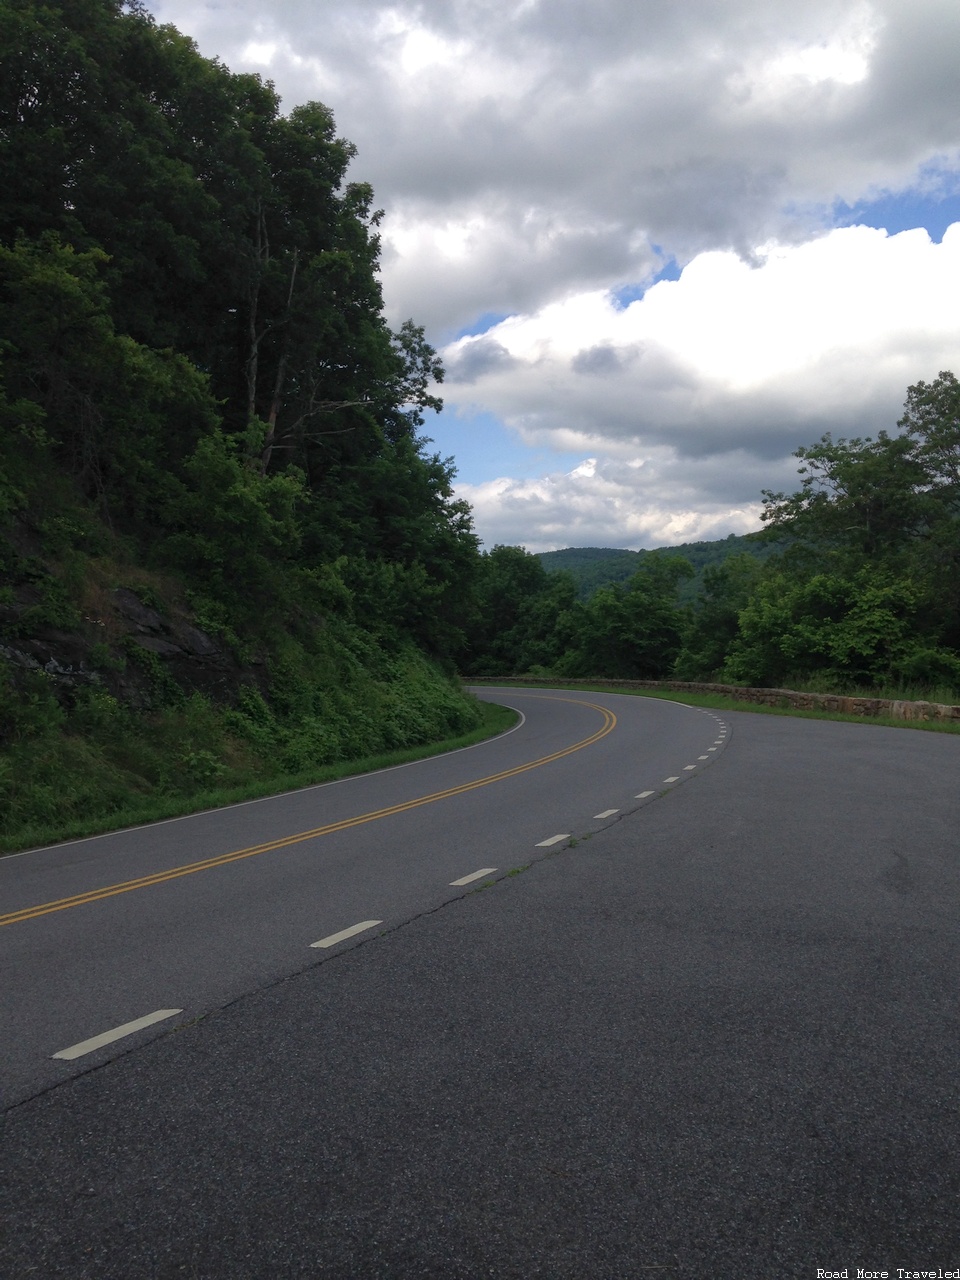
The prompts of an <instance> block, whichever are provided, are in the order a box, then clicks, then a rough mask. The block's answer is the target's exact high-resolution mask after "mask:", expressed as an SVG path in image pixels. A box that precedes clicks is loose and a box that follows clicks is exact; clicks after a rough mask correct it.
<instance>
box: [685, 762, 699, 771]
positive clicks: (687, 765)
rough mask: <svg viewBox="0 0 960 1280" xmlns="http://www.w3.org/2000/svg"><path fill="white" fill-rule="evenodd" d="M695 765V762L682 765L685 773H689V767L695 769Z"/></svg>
mask: <svg viewBox="0 0 960 1280" xmlns="http://www.w3.org/2000/svg"><path fill="white" fill-rule="evenodd" d="M696 767H697V766H696V765H695V764H685V765H684V766H683V768H684V772H685V773H689V772H690V770H691V769H695V768H696Z"/></svg>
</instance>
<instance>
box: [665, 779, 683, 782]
mask: <svg viewBox="0 0 960 1280" xmlns="http://www.w3.org/2000/svg"><path fill="white" fill-rule="evenodd" d="M679 781H680V779H679V778H664V782H679Z"/></svg>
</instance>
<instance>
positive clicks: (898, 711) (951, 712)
mask: <svg viewBox="0 0 960 1280" xmlns="http://www.w3.org/2000/svg"><path fill="white" fill-rule="evenodd" d="M469 683H470V684H498V685H503V684H516V685H556V684H557V683H559V682H558V681H556V680H541V679H539V678H536V677H533V676H504V677H501V678H499V679H495V678H494V677H492V676H483V677H476V678H473V679H471V680H470V681H469ZM571 683H572V684H576V683H577V681H571ZM583 683H585V684H598V685H602V686H603V687H604V688H605V689H665V690H669V689H674V690H676V691H677V692H678V693H719V694H723V696H724V697H726V698H736V699H737V701H738V702H757V703H760V704H761V705H763V706H767V707H797V708H798V709H799V710H802V711H839V712H841V713H842V714H843V715H848V716H864V717H866V718H870V717H876V716H888V717H890V718H891V719H893V720H947V721H952V722H954V723H956V724H960V707H956V706H945V705H944V704H943V703H940V702H902V701H895V700H894V699H891V698H857V697H848V696H845V695H841V694H838V693H798V692H797V690H795V689H752V688H749V687H747V686H745V685H739V684H699V683H694V682H690V681H684V680H593V679H590V680H585V681H583Z"/></svg>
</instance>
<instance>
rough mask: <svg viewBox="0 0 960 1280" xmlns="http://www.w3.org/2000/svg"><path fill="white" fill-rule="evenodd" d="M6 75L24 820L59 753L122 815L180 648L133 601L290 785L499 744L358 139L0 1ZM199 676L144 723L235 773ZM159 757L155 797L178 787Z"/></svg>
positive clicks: (7, 412) (447, 477)
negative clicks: (211, 654)
mask: <svg viewBox="0 0 960 1280" xmlns="http://www.w3.org/2000/svg"><path fill="white" fill-rule="evenodd" d="M0 72H2V74H0V359H2V381H0V426H2V430H0V528H2V534H3V536H2V537H0V571H2V575H3V585H2V588H0V647H2V649H3V653H2V654H0V658H2V659H3V676H4V682H3V690H2V703H3V710H4V712H5V719H4V725H3V729H2V730H0V747H2V748H3V751H4V768H3V770H2V771H0V791H2V793H3V795H4V796H6V797H7V798H8V799H9V800H10V803H11V804H12V797H13V795H14V794H16V795H17V796H18V797H19V799H18V803H22V800H23V796H24V794H26V793H27V792H31V788H32V790H33V792H36V794H39V793H38V792H37V789H36V786H35V785H34V784H36V782H37V777H38V773H37V767H36V766H37V760H38V758H39V757H40V756H42V758H43V759H44V760H46V761H53V760H54V759H55V758H58V757H57V751H58V750H59V748H57V750H54V746H53V744H54V743H55V742H59V743H60V744H61V745H62V744H63V742H64V741H66V740H68V739H69V740H76V739H82V740H83V741H84V742H86V743H87V745H88V746H89V745H90V743H91V742H94V741H95V742H97V743H99V746H98V747H97V748H96V749H97V750H98V751H100V753H101V754H100V757H98V759H100V760H101V762H102V764H103V768H102V769H101V768H100V765H94V763H93V761H92V759H91V758H87V760H86V764H85V766H84V767H83V770H81V772H84V773H85V776H88V777H89V776H90V775H91V774H98V772H99V773H102V775H103V777H102V778H101V789H102V787H103V786H106V782H105V779H106V778H107V777H108V776H110V774H111V770H113V773H114V775H115V774H116V772H117V770H121V771H122V767H123V763H124V762H123V759H122V757H123V753H124V752H125V753H126V755H127V756H130V754H131V752H133V754H136V752H135V751H134V750H133V748H132V747H131V742H132V741H133V738H135V737H136V732H137V729H136V724H133V723H132V722H130V721H129V715H130V714H134V712H133V711H131V708H130V707H129V706H127V707H125V708H124V707H123V706H122V705H119V704H123V701H124V699H123V692H124V689H126V688H127V686H128V685H132V684H137V682H136V681H132V678H131V679H127V678H126V677H125V676H124V669H125V668H126V670H127V672H128V674H129V673H130V672H131V670H132V668H131V663H139V664H140V665H141V666H142V665H143V664H144V663H145V662H147V663H150V662H153V663H154V665H156V662H157V661H158V659H157V658H156V654H158V653H161V652H163V651H164V650H163V645H164V644H166V646H167V651H169V652H172V650H173V649H174V648H176V646H175V645H172V644H170V643H167V641H160V640H157V638H156V636H154V638H153V640H152V641H150V642H149V643H152V644H153V649H152V650H150V649H147V650H144V648H143V644H140V645H139V647H138V646H137V645H134V646H133V647H131V643H130V642H131V635H129V634H120V631H118V627H117V615H116V611H115V609H113V606H112V603H111V601H112V600H113V599H114V598H115V593H116V591H117V590H118V589H128V588H130V589H133V590H135V591H139V592H140V597H141V599H143V600H144V601H146V603H149V604H151V605H152V606H153V607H155V608H156V609H157V610H159V613H160V614H162V615H164V617H166V618H168V619H174V618H175V615H176V616H178V617H181V621H182V618H183V617H185V616H186V615H187V614H189V615H190V617H191V618H192V620H193V622H194V623H196V624H199V625H200V626H201V627H202V628H203V631H204V634H205V635H206V636H208V637H213V638H214V640H215V642H216V644H217V645H218V646H219V649H220V650H222V651H224V652H227V653H228V654H229V660H230V662H231V663H232V664H233V665H232V668H231V670H232V676H231V679H229V680H227V679H225V680H224V681H222V682H221V684H222V685H223V688H222V689H221V690H220V694H219V695H218V698H215V699H214V700H215V701H219V703H220V704H222V705H221V706H220V707H219V710H218V711H217V715H219V714H220V712H223V714H226V713H227V711H229V713H230V716H232V719H230V720H228V721H218V722H217V723H218V724H219V725H220V729H219V730H218V732H219V733H220V747H219V748H217V750H218V751H220V755H221V757H222V756H223V755H224V753H225V752H226V753H228V748H229V750H236V751H239V752H240V753H241V754H242V753H243V751H248V750H249V751H252V752H253V756H252V757H251V760H252V764H251V767H252V768H254V769H260V770H267V771H269V770H271V769H274V770H277V769H280V767H281V765H282V767H283V768H285V769H287V770H288V771H289V770H296V769H299V768H303V767H306V764H307V763H308V762H309V761H314V762H319V763H322V762H323V761H325V760H330V759H336V758H344V757H351V756H354V755H359V754H364V753H366V752H369V751H371V750H381V749H384V748H386V747H391V746H402V745H404V744H409V743H413V742H423V741H429V740H431V739H437V738H441V737H444V736H446V735H448V734H449V733H456V732H460V731H461V730H463V729H464V728H469V727H470V726H472V725H475V724H476V723H477V716H478V713H477V710H476V707H475V706H474V705H473V704H471V703H470V702H469V701H468V700H467V699H465V698H464V697H463V696H462V695H461V694H460V692H459V690H457V689H456V687H455V685H454V684H452V683H451V676H452V671H453V656H454V655H455V654H456V653H457V652H458V651H459V649H460V648H461V646H462V643H463V625H464V620H465V619H466V618H467V617H468V616H469V609H470V601H471V599H472V590H473V587H472V581H473V575H474V572H475V568H476V563H477V558H478V552H477V542H476V538H475V536H474V534H473V532H472V527H471V520H470V513H469V510H468V509H467V508H466V507H465V506H464V505H463V504H461V503H458V502H457V501H455V500H454V498H453V496H452V489H451V481H452V475H453V471H452V466H451V464H450V463H449V462H445V461H443V460H441V459H440V458H439V457H437V456H435V455H433V454H431V453H430V452H429V451H428V450H427V448H426V444H427V441H426V440H425V439H424V438H423V436H422V434H421V428H422V426H423V422H424V417H423V415H424V412H425V411H427V410H429V409H435V408H439V407H440V404H441V402H440V401H439V399H437V398H436V396H435V395H434V384H435V383H436V382H438V381H440V380H441V379H442V376H443V370H442V367H441V365H440V362H439V360H438V359H437V356H436V354H435V352H434V351H433V350H432V349H431V347H430V346H429V345H428V343H427V342H426V341H425V340H424V335H423V331H422V329H420V328H419V327H417V326H416V325H415V324H413V323H412V322H407V323H405V324H404V325H402V326H401V327H400V329H399V331H397V332H391V330H390V329H389V327H388V326H387V324H386V322H385V320H384V317H383V314H382V299H381V293H380V285H379V281H378V277H377V266H378V254H379V238H378V234H377V224H378V221H379V217H380V215H379V213H378V212H377V210H376V209H375V208H374V207H373V196H372V192H371V190H370V188H369V187H368V186H366V185H365V184H363V183H358V182H352V181H347V168H348V165H349V164H350V161H351V160H352V158H353V155H354V148H353V147H352V146H351V144H349V143H348V142H346V141H344V140H343V139H342V138H340V137H338V136H337V133H336V129H335V126H334V121H333V117H332V115H331V113H330V111H329V110H328V109H327V108H326V107H325V106H322V105H321V104H319V103H307V104H305V105H302V106H298V107H296V108H294V109H293V110H292V111H291V112H290V113H289V114H287V115H283V114H281V112H280V102H279V99H278V97H277V94H276V93H275V91H274V89H273V86H272V85H271V84H269V83H265V82H263V81H262V80H261V79H260V78H259V77H257V76H254V75H235V74H233V73H232V72H230V71H229V70H228V69H227V68H226V67H224V66H222V65H221V64H220V63H219V62H218V61H216V60H210V59H207V58H203V57H201V56H200V54H199V53H198V51H197V50H196V48H195V46H194V45H193V43H192V42H191V41H190V40H189V39H187V38H186V37H185V36H183V35H182V34H181V33H179V32H178V31H176V30H175V29H174V28H172V27H169V26H158V25H156V23H155V22H154V21H153V20H152V19H151V18H150V17H149V15H148V14H147V13H146V12H145V11H144V10H143V9H142V8H141V7H140V5H139V4H138V3H127V4H123V3H121V2H120V0H47V2H46V3H36V2H35V0H0ZM112 593H113V594H112ZM148 596H149V597H150V599H149V600H148V599H147V597H148ZM171 625H173V623H172V622H171ZM178 625H179V624H178ZM142 629H143V628H141V630H142ZM128 630H129V628H128ZM168 639H169V637H168ZM144 643H147V642H144ZM68 651H69V655H70V657H69V663H72V666H71V667H70V669H71V670H73V669H74V667H76V668H77V670H78V671H79V672H80V674H79V675H78V676H77V679H76V680H74V681H73V683H71V681H70V680H66V679H59V680H56V679H53V678H52V677H53V676H55V675H56V674H57V672H58V671H60V672H61V674H62V671H63V669H64V667H65V664H68V658H67V657H65V656H64V655H65V654H66V653H67V652H68ZM224 661H226V659H224ZM431 664H432V665H431ZM184 665H185V664H181V666H184ZM195 665H197V664H195ZM160 666H161V667H163V663H161V664H160ZM81 668H82V670H81ZM90 670H99V684H98V685H97V686H96V687H97V688H99V693H97V694H96V696H95V697H94V698H93V700H94V702H96V703H97V710H96V714H94V711H93V710H91V705H92V704H90V698H91V697H93V695H88V692H87V691H86V690H87V683H88V682H87V676H88V675H89V672H90ZM171 671H172V668H171V667H170V665H169V664H168V665H167V667H166V668H165V669H164V671H161V672H160V675H161V676H162V677H163V678H159V676H158V678H157V679H156V680H154V681H153V685H152V687H151V691H150V694H149V697H147V698H146V699H144V697H143V696H142V695H143V681H142V680H140V681H139V684H138V686H137V687H138V690H139V694H138V696H139V697H140V702H141V704H143V703H144V702H146V705H140V706H139V707H137V708H135V709H134V711H135V715H134V719H135V720H137V721H138V723H139V724H140V727H141V729H142V730H143V732H147V730H146V729H144V725H145V724H146V722H147V721H151V723H152V728H150V729H149V732H150V733H153V735H154V737H156V735H157V734H160V736H162V734H161V733H160V727H159V726H160V725H161V721H163V719H164V717H165V716H166V717H167V720H168V721H170V723H173V721H172V720H171V717H173V718H174V719H176V717H177V716H179V717H180V720H181V721H182V722H183V724H187V725H188V726H189V725H190V724H192V725H194V726H195V727H196V726H200V725H204V726H206V727H205V728H204V729H203V731H202V732H201V730H200V729H199V728H197V730H196V734H197V736H196V743H197V744H200V745H196V750H197V751H203V752H207V753H208V754H209V753H210V752H211V751H213V747H212V746H211V738H210V735H211V730H210V724H211V723H212V722H211V721H210V718H209V715H207V714H206V713H203V714H201V711H200V710H198V709H197V706H196V705H195V703H196V698H197V697H198V696H199V697H201V699H202V698H204V697H206V693H205V692H204V691H199V692H198V690H197V689H196V688H194V689H191V688H190V687H189V681H187V683H186V685H185V683H184V681H183V680H182V679H180V672H178V671H174V672H173V674H171ZM78 681H79V684H78ZM85 682H87V683H85ZM114 695H116V696H114ZM111 697H112V698H114V702H116V701H117V698H119V704H118V706H117V707H114V706H113V705H112V704H111V703H110V702H109V701H108V702H103V698H107V699H108V700H109V699H110V698H111ZM98 698H99V699H100V701H99V702H97V699H98ZM191 698H193V700H194V703H193V704H192V705H194V710H193V712H192V713H191V715H190V716H188V717H187V718H186V720H184V716H183V707H184V706H185V705H186V702H188V701H190V699H191ZM258 700H259V701H258ZM128 701H129V699H128ZM207 701H208V702H209V699H207ZM251 707H255V708H259V709H257V710H256V714H254V713H253V712H252V711H251V710H250V708H251ZM105 708H106V709H107V710H110V714H109V715H107V714H106V711H105ZM208 710H209V707H208ZM114 711H116V715H114V714H113V713H114ZM121 712H122V714H121ZM111 717H112V718H111ZM117 717H119V719H118V718H117ZM124 717H127V719H124ZM121 721H122V722H123V725H122V726H121ZM121 727H122V728H123V732H121ZM181 727H182V725H181ZM171 732H172V731H171ZM191 732H192V730H190V729H189V727H188V728H187V729H184V733H185V734H186V737H187V739H188V741H187V742H186V744H185V745H184V744H183V743H181V744H180V746H181V747H182V748H183V750H184V751H186V753H187V757H185V758H188V757H190V753H191V751H192V750H193V748H192V747H191V746H190V741H189V738H190V733H191ZM131 734H132V735H133V737H131ZM41 739H42V741H43V743H45V744H46V745H45V746H43V748H42V750H41V747H40V746H39V743H40V741H41ZM227 739H229V743H228V741H227ZM121 741H122V743H123V744H125V745H123V746H122V747H121V746H118V745H117V743H120V742H121ZM144 741H146V739H144ZM111 743H113V746H112V747H111V745H110V744H111ZM230 743H232V744H233V745H232V746H230ZM31 744H32V745H31ZM179 751H180V747H178V752H179ZM111 753H112V754H111ZM68 754H69V753H68ZM141 754H142V755H143V760H144V763H143V765H142V768H141V769H140V770H139V772H137V770H134V772H135V773H136V776H137V778H138V779H139V784H138V785H142V789H143V790H144V791H145V792H146V791H150V790H151V789H156V788H157V787H159V788H161V789H163V788H164V787H167V786H174V785H175V781H171V778H174V776H175V775H176V774H177V768H176V766H175V764H174V763H172V762H170V761H168V762H167V764H165V765H162V766H161V765H160V764H158V763H154V764H148V763H147V756H148V755H149V754H150V753H149V752H144V753H141ZM175 754H176V753H175ZM194 754H195V752H194ZM215 756H216V752H214V756H211V759H214V757H215ZM88 757H89V753H88ZM65 760H66V757H62V758H61V760H60V763H61V766H62V769H63V770H65V771H66V772H65V773H63V777H64V778H65V777H66V775H67V774H68V773H69V772H70V770H69V767H68V765H67V764H66V763H65ZM126 763H127V764H129V760H127V761H126ZM214 763H216V760H214ZM221 763H222V760H221ZM217 767H218V768H219V767H220V766H219V765H217ZM77 768H78V769H79V766H77ZM211 768H213V766H212V765H211ZM214 771H215V770H214ZM187 772H189V770H188V771H187ZM194 772H195V773H196V770H195V771H194ZM199 772H200V773H202V772H203V770H199ZM208 772H209V770H208ZM37 785H39V784H37ZM177 785H178V784H177ZM88 789H89V788H88ZM95 789H96V788H94V790H95ZM78 790H80V791H82V790H83V787H82V786H80V785H79V784H78ZM68 792H69V786H68V785H66V784H64V785H63V786H61V789H60V800H61V804H62V805H63V804H65V803H66V801H65V797H66V796H67V794H68ZM95 803H96V798H95V797H87V798H86V799H83V800H82V801H81V800H78V801H77V805H78V812H79V811H80V810H83V808H84V805H88V807H89V805H95ZM0 807H2V806H0ZM42 807H43V806H42V805H41V804H40V802H39V800H38V801H37V803H36V804H35V805H34V810H35V812H34V813H33V816H34V817H37V816H38V814H39V812H40V809H42ZM6 812H7V813H9V812H10V809H9V807H8V808H7V810H6ZM23 816H24V820H27V819H29V818H30V814H29V813H25V814H24V815H23Z"/></svg>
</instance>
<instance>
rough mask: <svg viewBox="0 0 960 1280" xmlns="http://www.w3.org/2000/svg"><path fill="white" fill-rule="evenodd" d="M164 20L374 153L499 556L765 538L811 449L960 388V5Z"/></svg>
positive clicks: (599, 8)
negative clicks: (914, 400)
mask: <svg viewBox="0 0 960 1280" xmlns="http://www.w3.org/2000/svg"><path fill="white" fill-rule="evenodd" d="M148 2H149V0H148ZM152 9H153V12H154V14H155V16H156V18H157V20H158V21H159V22H172V23H173V24H174V25H175V26H177V27H179V29H180V30H181V31H185V32H187V33H188V34H189V35H191V36H192V37H193V38H194V39H195V40H196V41H197V43H198V45H199V47H200V49H201V51H202V52H203V53H204V54H206V55H208V56H218V57H219V58H220V59H221V60H222V61H223V62H225V63H226V64H227V65H228V66H230V67H231V68H233V69H234V70H238V71H239V70H245V71H257V72H259V73H260V74H262V75H263V76H264V77H265V78H269V79H272V80H273V81H274V82H275V84H276V86H277V88H278V90H279V91H280V93H281V94H282V96H283V100H284V107H285V108H287V109H289V108H291V107H293V106H295V105H296V104H297V103H299V102H303V101H306V100H307V99H311V98H313V99H319V100H321V101H323V102H325V103H327V105H328V106H330V107H331V108H332V109H333V111H334V112H335V115H336V119H337V124H338V128H339V131H340V132H341V133H342V134H343V136H345V137H347V138H349V139H350V140H351V141H353V142H354V143H355V144H356V145H357V147H358V148H359V155H358V157H357V160H356V161H355V163H354V170H353V176H355V177H356V178H358V179H363V180H365V181H369V182H371V183H372V184H373V185H374V187H375V190H376V194H377V202H378V204H379V205H382V206H383V207H384V208H385V210H386V214H387V216H386V219H385V222H384V227H383V231H384V253H383V283H384V292H385V298H386V303H387V310H388V316H389V318H390V320H391V322H393V323H396V324H399V322H400V321H402V320H403V319H405V318H406V317H407V316H412V317H413V318H414V319H415V320H416V321H417V323H419V324H424V325H425V326H426V328H427V334H428V337H429V338H430V340H431V341H432V342H433V344H434V345H435V346H437V347H438V348H440V349H442V351H443V354H444V358H445V362H446V365H447V371H448V372H447V380H446V382H445V384H444V388H443V393H444V399H445V401H446V408H445V410H444V412H443V414H442V415H441V416H440V417H439V418H437V419H434V420H433V421H432V422H431V423H430V426H429V431H430V434H431V435H432V436H433V438H434V441H435V446H434V447H435V448H436V449H437V450H438V451H439V452H440V453H441V454H442V455H444V456H446V455H448V454H452V455H453V456H454V457H455V459H456V463H457V469H458V492H460V493H461V494H462V496H464V497H466V498H467V499H468V500H469V501H470V503H471V504H472V506H473V508H474V513H475V520H476V526H477V530H478V532H479V533H480V535H481V537H482V538H483V539H484V540H485V542H486V544H487V545H488V546H489V545H493V544H494V543H496V542H507V543H519V544H523V545H525V546H527V547H528V548H529V549H530V550H533V551H539V550H548V549H551V548H555V547H564V546H610V547H634V548H636V547H653V546H658V545H664V544H670V543H676V542H681V541H690V540H694V539H698V538H718V537H724V536H725V535H726V534H728V533H740V532H745V531H747V530H749V529H753V528H757V527H758V526H759V519H758V513H759V509H760V500H759V495H760V490H761V489H763V488H773V489H781V488H793V487H795V483H796V460H795V459H793V458H792V457H791V454H792V452H793V450H794V449H796V448H797V447H798V446H799V445H801V444H805V443H811V442H812V441H814V440H816V439H818V438H819V436H820V435H821V434H822V433H823V432H824V431H826V430H832V431H834V433H835V434H841V435H848V436H849V435H857V434H871V433H873V432H874V431H876V430H877V429H878V428H881V427H886V428H888V429H892V428H893V427H894V426H895V423H896V420H897V417H898V416H899V413H900V410H901V406H902V403H903V400H904V396H905V391H906V388H907V386H908V385H910V384H911V383H914V382H917V381H919V380H921V379H923V380H930V379H931V378H934V377H936V375H937V373H938V372H939V371H940V370H941V369H951V368H952V369H954V370H956V371H957V372H958V373H960V5H958V4H957V2H956V0H874V2H873V3H859V2H858V0H804V2H803V3H801V4H798V3H797V0H789V2H788V0H673V2H672V3H665V2H664V0H590V3H589V4H588V3H587V0H419V2H415V0H397V2H396V3H392V4H386V3H380V2H379V0H338V2H337V3H331V2H330V0H272V3H271V4H270V5H269V6H264V5H263V3H262V0H207V2H206V3H203V2H199V0H154V3H153V5H152ZM955 220H956V224H957V225H953V224H954V221H955Z"/></svg>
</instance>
